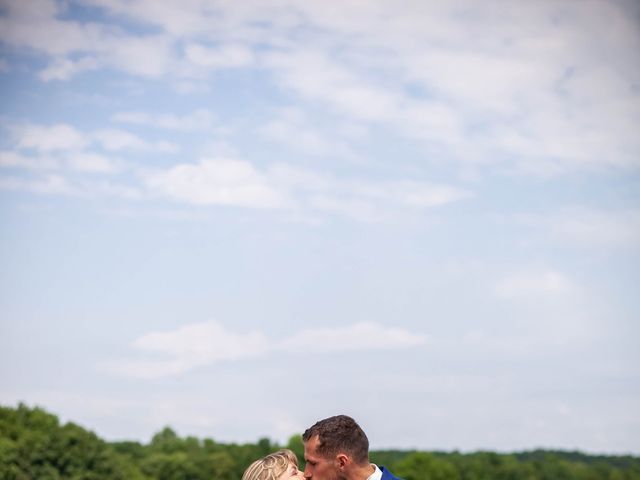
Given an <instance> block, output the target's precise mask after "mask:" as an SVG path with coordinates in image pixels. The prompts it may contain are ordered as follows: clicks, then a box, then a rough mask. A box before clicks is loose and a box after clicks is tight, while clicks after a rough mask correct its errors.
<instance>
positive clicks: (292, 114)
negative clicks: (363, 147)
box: [258, 107, 362, 158]
mask: <svg viewBox="0 0 640 480" xmlns="http://www.w3.org/2000/svg"><path fill="white" fill-rule="evenodd" d="M345 128H348V127H345ZM258 131H259V133H260V134H262V135H263V136H265V137H266V138H268V139H270V140H273V141H276V142H278V143H281V144H283V145H286V146H288V147H290V148H293V149H294V150H296V151H299V152H303V153H304V154H305V155H316V156H329V157H331V158H334V157H344V158H355V157H357V155H356V154H355V152H354V150H353V149H352V148H351V147H350V146H349V145H348V144H347V143H346V142H344V141H343V140H339V139H335V138H331V137H335V135H334V134H333V133H325V132H323V131H322V130H320V129H319V128H315V127H314V126H313V125H312V124H311V122H310V121H309V119H308V118H307V115H306V114H305V113H304V111H303V110H302V109H299V108H295V107H289V108H283V109H281V110H280V111H279V112H278V115H277V117H276V118H274V119H272V120H270V121H269V122H267V123H266V124H264V125H263V126H262V127H260V128H259V130H258ZM352 131H353V128H352V130H351V132H352ZM351 132H348V131H347V132H345V134H346V135H349V134H350V133H351ZM359 133H360V134H361V135H362V132H361V131H360V132H359ZM351 135H353V134H351Z"/></svg>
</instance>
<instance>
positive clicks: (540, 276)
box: [495, 270, 575, 298]
mask: <svg viewBox="0 0 640 480" xmlns="http://www.w3.org/2000/svg"><path fill="white" fill-rule="evenodd" d="M574 288H575V287H574V285H573V284H572V283H571V281H570V280H569V279H568V278H567V277H566V276H565V275H564V274H562V273H561V272H558V271H555V270H542V271H528V272H521V273H516V274H514V275H511V276H508V277H507V278H505V279H503V280H501V281H500V282H498V284H497V285H496V287H495V292H496V294H497V295H498V296H500V297H505V298H532V297H533V298H537V297H547V296H557V295H562V294H565V293H569V292H571V291H573V290H574Z"/></svg>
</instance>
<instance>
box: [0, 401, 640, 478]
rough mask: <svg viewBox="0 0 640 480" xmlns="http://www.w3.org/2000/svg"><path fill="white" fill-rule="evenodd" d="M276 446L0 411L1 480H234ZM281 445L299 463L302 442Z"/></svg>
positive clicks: (535, 463) (467, 474)
mask: <svg viewBox="0 0 640 480" xmlns="http://www.w3.org/2000/svg"><path fill="white" fill-rule="evenodd" d="M280 447H281V446H280V445H277V444H275V443H272V442H271V441H270V440H269V439H266V438H263V439H261V440H259V441H258V442H257V443H254V444H253V443H252V444H245V445H237V444H222V443H217V442H215V441H214V440H211V439H204V440H201V439H198V438H195V437H184V438H183V437H179V436H178V435H177V434H176V433H175V432H174V431H173V430H171V429H170V428H168V427H167V428H165V429H163V430H162V431H160V432H158V433H157V434H155V435H154V436H153V438H152V439H151V442H150V443H149V444H146V445H145V444H141V443H139V442H105V441H103V440H101V439H100V438H98V437H97V436H96V435H95V434H94V433H92V432H89V431H87V430H85V429H84V428H82V427H80V426H78V425H75V424H73V423H67V424H64V425H62V424H60V422H59V420H58V418H57V417H56V416H55V415H52V414H50V413H47V412H46V411H44V410H42V409H39V408H29V407H26V406H25V405H19V406H18V407H17V408H10V407H0V480H36V479H37V480H58V479H72V480H103V479H104V480H107V479H108V480H120V479H122V480H125V479H126V480H238V479H240V477H241V476H242V472H243V471H244V469H245V468H246V467H247V466H248V465H249V464H250V463H251V462H252V461H253V460H255V459H257V458H259V457H261V456H263V455H265V454H267V453H269V452H272V451H274V450H277V449H278V448H280ZM286 447H288V448H290V449H292V450H293V451H294V452H296V453H297V454H298V456H299V458H300V459H301V460H302V452H303V446H302V440H301V438H300V436H299V435H294V436H293V437H291V439H290V440H289V443H288V444H287V445H286ZM371 459H372V461H373V462H375V463H378V464H380V465H386V466H387V467H389V469H390V470H391V471H393V472H394V473H395V474H396V475H398V476H400V477H402V478H404V479H405V480H640V458H637V457H631V456H593V455H585V454H582V453H580V452H551V451H542V450H537V451H533V452H523V453H515V454H497V453H492V452H478V453H470V454H462V453H457V452H454V453H442V452H419V451H379V452H372V453H371Z"/></svg>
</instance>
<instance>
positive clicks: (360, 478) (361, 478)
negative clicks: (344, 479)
mask: <svg viewBox="0 0 640 480" xmlns="http://www.w3.org/2000/svg"><path fill="white" fill-rule="evenodd" d="M375 471H376V466H375V465H374V464H372V463H366V464H364V465H358V466H357V467H356V468H354V469H353V471H352V474H351V475H349V478H348V480H367V478H369V477H370V476H371V475H372V474H373V472H375Z"/></svg>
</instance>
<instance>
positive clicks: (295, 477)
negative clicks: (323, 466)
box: [277, 463, 304, 480]
mask: <svg viewBox="0 0 640 480" xmlns="http://www.w3.org/2000/svg"><path fill="white" fill-rule="evenodd" d="M277 480H304V474H303V473H302V472H301V471H300V470H298V467H296V466H295V465H294V464H293V463H290V464H289V465H288V466H287V469H286V470H285V471H284V472H282V473H281V474H280V476H279V477H278V478H277Z"/></svg>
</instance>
